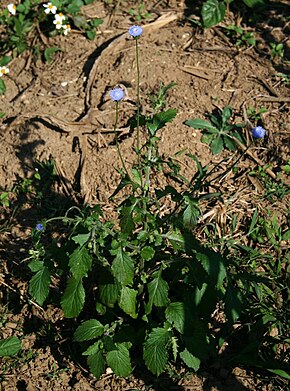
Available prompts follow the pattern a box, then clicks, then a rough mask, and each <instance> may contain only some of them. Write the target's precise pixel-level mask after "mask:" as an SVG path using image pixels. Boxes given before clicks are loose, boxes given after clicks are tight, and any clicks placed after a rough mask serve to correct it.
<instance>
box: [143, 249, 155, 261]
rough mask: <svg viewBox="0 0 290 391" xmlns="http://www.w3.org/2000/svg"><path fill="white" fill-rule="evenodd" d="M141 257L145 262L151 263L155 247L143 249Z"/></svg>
mask: <svg viewBox="0 0 290 391" xmlns="http://www.w3.org/2000/svg"><path fill="white" fill-rule="evenodd" d="M140 255H141V258H142V259H144V261H150V259H152V258H154V255H155V250H154V248H153V247H150V246H145V247H143V248H142V250H141V252H140Z"/></svg>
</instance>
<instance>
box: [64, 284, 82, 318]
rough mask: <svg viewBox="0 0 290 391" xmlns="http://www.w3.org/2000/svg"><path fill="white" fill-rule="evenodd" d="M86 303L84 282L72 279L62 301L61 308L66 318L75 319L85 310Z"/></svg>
mask: <svg viewBox="0 0 290 391" xmlns="http://www.w3.org/2000/svg"><path fill="white" fill-rule="evenodd" d="M84 303H85V290H84V287H83V284H82V280H76V279H75V278H74V277H71V278H70V279H69V280H68V283H67V286H66V289H65V292H64V294H63V296H62V299H61V308H62V309H63V312H64V316H65V317H66V318H75V317H76V316H78V315H79V314H80V312H81V310H82V309H83V306H84Z"/></svg>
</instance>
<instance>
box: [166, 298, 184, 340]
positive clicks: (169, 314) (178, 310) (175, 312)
mask: <svg viewBox="0 0 290 391" xmlns="http://www.w3.org/2000/svg"><path fill="white" fill-rule="evenodd" d="M165 316H166V319H167V320H168V322H170V323H172V324H173V326H174V327H175V328H176V330H177V331H179V332H180V333H181V334H182V333H183V330H184V321H185V306H184V303H181V302H174V303H170V304H169V306H168V307H167V308H166V311H165Z"/></svg>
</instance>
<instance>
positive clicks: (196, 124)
mask: <svg viewBox="0 0 290 391" xmlns="http://www.w3.org/2000/svg"><path fill="white" fill-rule="evenodd" d="M185 125H188V126H190V127H191V128H194V129H202V130H204V129H205V130H207V131H209V132H210V133H213V134H218V133H219V130H218V129H217V128H216V127H215V126H213V125H212V124H211V123H210V122H209V121H206V120H204V119H199V118H196V119H189V120H188V121H185Z"/></svg>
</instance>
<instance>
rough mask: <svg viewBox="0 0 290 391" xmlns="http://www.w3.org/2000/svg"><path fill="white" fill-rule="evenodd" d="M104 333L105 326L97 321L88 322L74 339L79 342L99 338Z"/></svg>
mask: <svg viewBox="0 0 290 391" xmlns="http://www.w3.org/2000/svg"><path fill="white" fill-rule="evenodd" d="M103 332H104V326H103V325H102V324H101V323H100V322H99V321H98V320H96V319H90V320H86V321H85V322H84V323H82V324H81V325H80V326H79V327H78V328H77V329H76V331H75V333H74V337H73V339H74V340H75V341H78V342H82V341H88V340H90V339H94V338H96V337H99V336H100V335H102V334H103Z"/></svg>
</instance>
